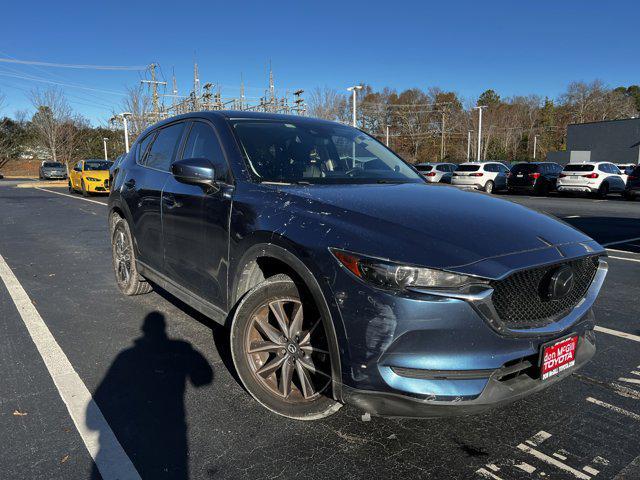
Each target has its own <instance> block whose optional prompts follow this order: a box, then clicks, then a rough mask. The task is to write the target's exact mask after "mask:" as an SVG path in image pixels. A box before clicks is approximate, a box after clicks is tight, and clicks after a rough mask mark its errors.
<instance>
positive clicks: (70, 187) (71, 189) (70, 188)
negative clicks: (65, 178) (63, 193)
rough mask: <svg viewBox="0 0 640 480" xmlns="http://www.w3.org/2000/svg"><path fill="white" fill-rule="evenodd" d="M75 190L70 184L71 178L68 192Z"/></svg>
mask: <svg viewBox="0 0 640 480" xmlns="http://www.w3.org/2000/svg"><path fill="white" fill-rule="evenodd" d="M74 191H75V190H74V189H73V187H72V186H71V180H69V193H73V192H74Z"/></svg>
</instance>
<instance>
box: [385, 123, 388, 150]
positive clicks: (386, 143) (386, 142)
mask: <svg viewBox="0 0 640 480" xmlns="http://www.w3.org/2000/svg"><path fill="white" fill-rule="evenodd" d="M385 145H386V146H387V147H388V146H389V125H387V138H386V141H385Z"/></svg>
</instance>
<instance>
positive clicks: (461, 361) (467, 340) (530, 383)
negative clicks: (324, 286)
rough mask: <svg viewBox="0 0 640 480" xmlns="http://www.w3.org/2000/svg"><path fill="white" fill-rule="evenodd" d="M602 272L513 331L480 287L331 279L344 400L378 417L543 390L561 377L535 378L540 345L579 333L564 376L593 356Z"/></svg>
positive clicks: (458, 411) (475, 408)
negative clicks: (395, 287) (544, 318)
mask: <svg viewBox="0 0 640 480" xmlns="http://www.w3.org/2000/svg"><path fill="white" fill-rule="evenodd" d="M606 272H607V265H606V262H604V261H602V260H601V263H600V267H599V269H598V272H597V274H596V277H595V279H594V280H593V282H592V284H591V287H590V288H589V290H588V292H587V294H586V296H585V297H584V298H583V300H582V301H580V302H579V303H578V305H576V306H575V307H574V309H573V310H572V311H571V312H569V313H568V314H567V315H565V316H564V317H562V318H560V319H557V320H556V321H554V322H553V323H550V324H548V325H545V326H543V327H539V328H531V329H521V330H514V329H508V328H505V327H504V325H502V324H501V323H500V322H499V321H496V313H495V311H494V310H493V307H492V302H491V292H488V291H483V292H482V293H480V294H474V295H466V296H465V295H459V296H458V297H457V298H456V297H454V296H451V295H450V294H445V295H443V294H442V292H437V291H429V290H422V291H419V290H416V291H413V292H409V294H407V295H402V296H400V295H394V294H391V293H388V292H383V291H380V290H377V289H373V288H369V287H368V286H365V285H363V284H362V283H361V282H359V283H358V286H357V288H356V287H354V286H353V285H349V284H348V283H346V282H349V283H351V282H354V281H355V279H353V278H351V277H349V276H348V275H337V276H335V277H334V278H335V283H334V294H337V295H336V298H337V299H338V302H337V303H338V307H339V309H340V314H341V317H342V319H343V323H344V325H345V330H346V332H345V333H346V337H347V338H348V339H349V340H348V343H347V345H345V348H346V349H347V350H348V360H346V361H345V359H344V358H343V365H342V366H343V371H342V375H343V385H342V400H343V401H344V402H346V403H350V404H353V405H355V406H358V407H361V408H363V409H365V410H367V411H369V412H370V413H373V414H377V415H384V416H408V417H425V416H427V417H432V416H449V415H465V414H470V413H475V412H480V411H483V410H486V409H488V408H491V407H495V406H499V405H502V404H504V403H509V402H512V401H515V400H518V399H520V398H522V397H524V396H527V395H529V394H532V393H534V392H536V391H538V390H541V389H543V388H546V386H548V385H552V384H554V383H555V382H557V381H558V380H560V379H562V378H564V377H565V376H567V375H568V374H569V373H566V372H565V373H563V374H560V375H558V376H557V377H553V378H551V379H548V380H546V381H541V380H540V379H539V373H538V372H539V367H538V355H539V352H540V347H541V346H542V345H543V344H545V343H547V342H549V341H551V340H555V339H558V338H560V337H562V336H564V335H566V334H569V333H572V334H576V335H578V336H579V346H578V354H577V358H576V365H575V366H574V367H573V368H571V369H569V372H573V371H575V370H576V369H577V368H580V367H581V366H582V365H584V364H585V363H587V362H588V361H589V359H590V358H591V357H592V356H593V354H594V352H595V338H594V335H593V327H594V317H593V312H592V310H591V306H592V304H593V302H594V301H595V298H596V296H597V294H598V292H599V290H600V288H601V286H602V283H603V281H604V278H605V276H606ZM489 290H490V289H489ZM346 292H352V294H351V295H347V293H346ZM355 292H357V294H356V293H355ZM527 362H528V363H527Z"/></svg>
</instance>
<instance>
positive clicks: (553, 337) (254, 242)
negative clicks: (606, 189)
mask: <svg viewBox="0 0 640 480" xmlns="http://www.w3.org/2000/svg"><path fill="white" fill-rule="evenodd" d="M476 166H477V165H476ZM483 171H484V169H483ZM108 211H109V226H110V233H111V242H112V252H113V266H114V271H115V275H116V281H117V285H118V287H119V288H120V290H121V291H122V292H123V293H124V294H127V295H135V294H140V293H145V292H149V291H150V290H151V289H152V285H154V286H157V287H159V288H162V289H163V290H165V291H168V292H169V293H171V294H173V295H175V296H176V297H178V298H179V299H181V300H182V301H183V302H186V303H187V304H188V305H190V306H191V307H193V308H195V309H196V310H198V311H200V312H202V313H203V314H205V315H207V316H209V317H211V318H212V319H214V320H215V321H217V322H220V323H221V324H223V325H226V326H227V327H228V329H229V336H230V337H229V338H230V350H231V357H232V359H233V363H234V365H235V368H236V370H237V374H238V377H239V379H240V380H241V381H242V383H243V384H244V386H245V387H246V389H247V391H248V392H249V393H250V394H251V395H252V396H253V397H254V398H255V399H256V400H257V401H258V402H260V403H261V404H262V405H263V406H264V407H266V408H267V409H269V410H271V411H273V412H276V413H278V414H280V415H284V416H287V417H291V418H296V419H300V420H312V419H318V418H322V417H325V416H327V415H329V414H331V413H333V412H335V411H336V410H337V409H338V408H339V407H340V406H341V405H342V404H343V403H349V404H352V405H356V406H358V407H360V408H362V409H364V410H365V411H367V412H370V413H371V414H377V415H393V416H414V417H415V416H443V415H456V414H468V413H473V412H479V411H483V410H486V409H487V408H490V407H493V406H496V405H501V404H504V403H507V402H511V401H514V400H517V399H519V398H522V397H524V396H527V395H529V394H531V393H533V392H536V391H539V390H541V389H544V388H545V387H548V386H549V385H552V384H554V383H556V382H557V381H559V380H561V379H562V378H565V377H567V376H568V375H571V373H572V372H574V371H575V370H576V369H577V368H580V367H581V366H583V365H584V364H585V363H586V362H587V361H588V360H589V359H590V358H591V357H592V356H593V355H594V352H595V337H594V334H593V327H594V317H593V313H592V311H591V306H592V304H593V302H594V300H595V298H596V295H597V294H598V291H599V290H600V287H601V285H602V282H603V280H604V277H605V274H606V271H607V264H606V262H605V260H604V259H603V257H604V256H605V250H604V249H603V248H602V247H601V246H600V245H598V244H597V243H596V242H595V241H593V240H592V239H590V238H589V237H587V236H586V235H584V234H583V233H581V232H579V231H577V230H575V229H573V228H572V227H570V226H569V225H566V224H564V223H561V222H559V221H557V220H555V219H553V218H551V217H550V216H548V215H543V214H540V213H537V212H534V211H532V210H529V209H527V208H525V207H523V206H520V205H516V204H513V203H511V202H507V201H503V200H499V199H496V198H492V197H489V196H478V195H475V194H473V193H469V192H463V191H460V190H458V189H449V188H442V189H440V188H437V189H436V188H430V187H429V186H427V184H426V182H425V180H424V178H422V177H421V176H420V175H419V174H418V173H417V172H416V171H415V170H414V169H413V168H412V167H411V166H409V165H408V164H406V163H405V162H404V161H403V160H402V159H400V158H399V157H398V156H397V155H395V154H394V153H393V152H392V151H391V150H389V149H388V148H386V147H385V146H384V145H383V144H381V143H380V142H378V141H377V140H376V139H374V138H372V137H370V136H368V135H367V134H365V133H363V132H362V131H360V130H357V129H355V128H352V127H349V126H346V125H342V124H339V123H334V122H328V121H324V120H318V119H311V118H305V117H299V116H284V115H276V114H267V113H251V112H224V111H216V112H201V113H191V114H186V115H182V116H178V117H174V118H171V119H168V120H165V121H162V122H161V123H158V124H156V125H154V126H152V127H150V128H149V129H147V130H146V131H145V132H144V133H143V134H142V135H140V137H139V139H138V140H137V141H136V143H135V144H134V145H133V147H132V149H131V152H130V154H129V155H128V156H127V157H126V158H125V159H124V160H123V162H122V164H121V167H120V172H119V173H118V175H117V176H116V178H115V181H114V185H113V189H112V191H111V195H110V196H109V207H108ZM425 212H429V215H430V217H429V221H428V222H425Z"/></svg>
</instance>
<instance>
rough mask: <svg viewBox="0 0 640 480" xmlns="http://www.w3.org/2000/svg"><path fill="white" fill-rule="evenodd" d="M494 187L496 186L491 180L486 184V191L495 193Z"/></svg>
mask: <svg viewBox="0 0 640 480" xmlns="http://www.w3.org/2000/svg"><path fill="white" fill-rule="evenodd" d="M494 187H495V185H494V183H493V180H489V181H488V182H487V183H485V184H484V191H485V192H487V193H493V189H494Z"/></svg>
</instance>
